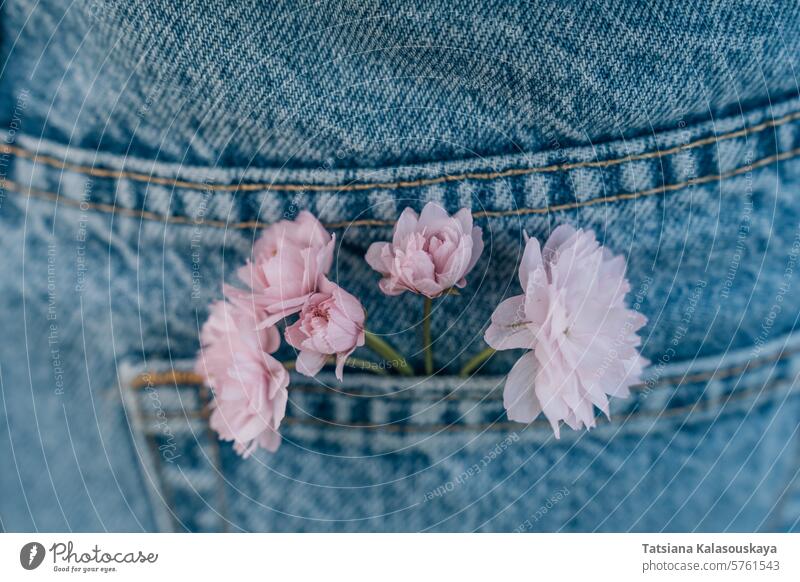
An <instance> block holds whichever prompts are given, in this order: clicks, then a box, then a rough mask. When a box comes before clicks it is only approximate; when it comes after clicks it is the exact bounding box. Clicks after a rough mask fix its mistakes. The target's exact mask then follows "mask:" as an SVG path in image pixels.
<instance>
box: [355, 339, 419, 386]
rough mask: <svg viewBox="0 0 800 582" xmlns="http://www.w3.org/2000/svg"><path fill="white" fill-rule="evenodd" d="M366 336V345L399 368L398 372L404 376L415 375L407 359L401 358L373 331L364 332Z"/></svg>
mask: <svg viewBox="0 0 800 582" xmlns="http://www.w3.org/2000/svg"><path fill="white" fill-rule="evenodd" d="M364 335H365V337H366V345H367V347H368V348H369V349H371V350H372V351H373V352H375V353H376V354H378V355H379V356H380V357H382V358H383V359H384V360H385V361H386V362H387V363H390V364H391V365H392V366H393V367H395V368H397V371H398V372H400V373H401V374H402V375H403V376H413V375H414V372H413V370H412V369H411V366H409V365H408V362H407V361H406V359H405V358H404V357H403V356H401V355H400V353H399V352H398V351H397V350H395V349H394V348H393V347H392V346H390V345H389V344H388V343H387V342H385V341H384V340H382V339H381V338H379V337H378V336H377V335H375V334H374V333H372V332H371V331H366V330H364Z"/></svg>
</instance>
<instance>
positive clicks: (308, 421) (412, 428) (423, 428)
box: [169, 379, 795, 432]
mask: <svg viewBox="0 0 800 582" xmlns="http://www.w3.org/2000/svg"><path fill="white" fill-rule="evenodd" d="M794 384H795V380H794V379H793V380H788V381H785V382H775V383H772V384H769V385H764V386H762V387H760V388H753V389H752V390H743V391H741V392H734V393H731V394H728V395H727V397H723V398H717V399H715V400H710V401H707V402H696V403H694V404H687V405H686V406H679V407H677V408H667V409H664V410H654V411H648V412H630V413H628V414H619V415H614V416H612V417H611V419H610V420H609V421H607V420H606V419H605V418H603V417H597V418H596V420H597V422H598V424H606V423H608V422H622V423H625V422H628V421H629V420H636V419H639V418H643V417H644V418H657V419H662V418H672V417H675V416H679V415H681V414H685V413H691V412H695V411H697V412H704V411H706V410H710V409H711V408H713V407H714V406H722V407H724V406H726V405H727V404H729V403H731V402H738V401H740V400H746V399H747V398H750V397H752V396H756V397H758V396H761V395H765V394H770V393H772V392H776V391H777V390H779V389H780V388H783V387H786V386H793V385H794ZM209 416H210V413H209V410H208V406H204V407H203V408H202V409H201V410H199V411H196V412H185V413H183V414H179V415H172V416H169V418H187V419H191V418H198V419H201V420H206V421H207V420H208V418H209ZM282 422H283V423H284V424H286V425H290V426H291V425H294V426H307V427H314V428H317V427H324V428H341V429H356V430H363V429H372V430H385V431H388V432H444V431H454V430H458V431H463V430H480V431H484V430H489V429H492V430H520V427H522V429H523V430H524V429H525V428H527V427H536V426H542V427H544V426H550V423H549V422H548V421H547V420H544V419H542V420H534V421H533V422H530V423H528V424H523V423H519V422H513V421H503V422H491V423H482V424H466V423H465V424H458V423H453V424H442V423H437V424H367V423H357V424H341V423H334V422H331V421H326V420H323V419H320V418H297V417H292V416H287V417H285V418H284V419H283V421H282Z"/></svg>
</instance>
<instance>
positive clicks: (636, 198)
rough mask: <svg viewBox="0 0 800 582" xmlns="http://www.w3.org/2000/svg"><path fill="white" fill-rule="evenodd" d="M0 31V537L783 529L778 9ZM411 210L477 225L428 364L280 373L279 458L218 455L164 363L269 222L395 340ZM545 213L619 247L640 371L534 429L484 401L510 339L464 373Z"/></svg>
mask: <svg viewBox="0 0 800 582" xmlns="http://www.w3.org/2000/svg"><path fill="white" fill-rule="evenodd" d="M548 16H549V17H548ZM0 18H2V27H3V28H2V43H3V55H4V57H5V67H4V68H3V71H2V74H1V75H0V98H2V99H3V102H4V103H6V104H7V106H6V107H4V108H3V115H5V116H6V120H5V123H4V125H5V127H6V128H7V130H6V131H5V132H4V133H3V138H4V143H5V144H6V147H5V149H4V150H3V152H2V154H1V155H0V158H1V160H2V164H0V172H2V177H3V179H4V184H3V186H4V187H3V190H2V195H0V226H2V228H0V248H2V249H3V251H4V253H3V259H2V260H3V263H2V264H3V266H4V272H5V273H6V276H4V277H3V278H2V279H0V329H2V330H3V331H4V335H3V337H2V338H0V348H1V349H0V404H1V405H2V414H0V467H2V470H0V520H2V527H3V528H4V529H7V530H33V529H39V530H103V529H107V530H114V531H116V530H125V531H137V530H171V529H177V530H191V531H214V530H224V529H228V530H240V529H241V530H269V531H271V530H276V531H279V530H286V531H297V530H300V531H310V530H321V531H342V530H345V531H376V530H390V531H393V530H412V531H416V530H447V531H452V530H455V531H465V530H481V531H559V530H560V531H594V530H607V531H625V530H680V531H683V530H741V531H750V530H781V531H783V530H793V529H795V530H796V529H798V528H800V523H799V518H800V479H798V473H799V472H800V440H799V439H798V436H800V435H798V433H797V429H798V421H797V419H798V418H800V398H798V390H797V387H796V382H795V378H796V375H797V372H798V370H800V368H799V366H800V354H798V350H799V349H800V343H799V342H800V340H798V338H797V336H796V334H795V333H794V331H795V327H796V324H797V319H798V315H799V314H800V295H798V294H797V293H794V292H793V291H792V289H793V287H794V286H795V285H796V284H797V279H798V278H799V277H800V272H798V271H799V270H800V269H798V264H797V263H798V260H800V201H798V198H797V195H796V192H797V191H798V187H799V186H800V161H799V160H798V157H800V98H798V97H797V89H796V86H795V80H794V77H793V76H792V74H791V67H792V66H793V65H792V64H793V59H795V55H796V54H798V51H797V49H798V48H800V47H798V46H797V45H798V44H800V34H798V28H800V8H798V7H796V6H792V5H790V4H788V3H787V4H785V5H782V4H776V5H775V6H766V5H765V6H763V7H751V8H749V9H748V10H747V11H744V10H743V9H742V7H741V6H740V5H739V4H738V3H736V4H734V3H732V2H720V3H716V4H714V5H713V6H711V7H703V8H699V7H692V8H688V7H681V8H680V9H676V5H675V3H674V2H657V3H655V5H654V4H653V3H649V4H648V5H647V7H645V5H644V4H639V3H634V2H624V3H615V4H614V7H613V8H611V7H609V6H604V5H602V4H598V3H595V2H592V3H588V2H574V3H571V4H561V3H559V4H556V3H553V4H550V3H546V2H535V3H534V4H533V6H526V7H525V8H524V9H523V8H510V7H506V6H505V5H503V7H502V8H500V7H498V6H494V5H492V4H490V3H487V2H480V3H478V2H470V3H468V4H467V5H464V6H462V7H459V8H458V9H455V8H446V7H444V6H439V5H436V4H435V3H434V4H431V3H425V4H424V5H420V6H408V5H403V7H402V8H400V7H397V6H392V3H387V4H385V5H375V6H371V5H364V6H362V5H361V4H355V3H354V4H353V5H349V4H348V5H340V4H337V5H335V6H326V5H319V4H315V5H313V8H296V7H295V8H294V9H285V8H270V9H267V8H265V7H263V6H261V5H258V6H249V5H244V4H242V5H240V4H235V5H231V6H228V7H227V8H226V10H224V11H221V10H220V9H219V8H211V7H203V6H199V7H197V9H196V10H193V11H188V10H184V11H180V12H179V9H178V8H176V7H174V6H172V5H171V4H170V5H166V6H158V5H157V4H156V3H128V4H126V5H125V6H122V7H120V6H110V5H106V4H103V3H91V4H85V5H84V4H80V3H77V4H69V5H67V4H65V5H64V6H63V7H62V8H58V7H52V6H49V5H47V3H37V4H36V5H35V6H34V4H27V3H24V2H11V3H7V4H5V5H4V6H3V8H2V10H0ZM428 201H436V202H439V203H440V204H442V205H443V206H445V207H446V208H447V209H448V210H450V211H455V210H457V209H458V208H460V207H469V208H471V209H472V210H473V212H474V213H475V217H476V221H477V224H479V225H480V226H481V227H482V228H483V229H484V239H485V242H486V251H485V252H484V254H483V256H482V258H481V260H480V262H479V263H478V265H477V266H476V268H475V270H474V271H473V272H472V274H471V276H470V277H469V285H468V286H467V287H466V288H465V289H464V290H463V292H462V293H461V295H459V296H447V297H445V298H443V299H441V300H438V301H437V302H436V304H435V310H434V315H433V317H434V323H433V329H434V330H435V331H436V333H437V338H436V342H435V352H436V357H437V364H438V366H439V367H440V368H441V371H440V373H439V374H437V376H436V377H435V378H412V379H401V378H399V377H396V376H389V377H386V378H379V377H376V376H374V375H367V374H364V373H358V372H353V371H349V373H348V374H346V376H345V382H344V383H343V384H339V383H338V382H336V381H335V380H334V379H333V378H332V377H330V376H329V375H325V374H323V375H322V376H320V377H319V378H317V379H316V380H309V379H307V378H302V377H299V376H295V377H293V382H292V385H291V387H290V403H289V410H288V418H287V421H286V424H285V428H284V429H283V434H284V437H285V438H284V441H285V442H284V444H283V446H282V447H281V449H280V450H279V451H278V452H277V453H276V454H274V455H269V454H266V453H264V452H263V451H262V452H259V453H258V454H257V455H256V456H255V458H252V459H249V460H242V459H240V458H238V457H237V456H236V455H235V454H234V453H233V451H232V449H231V447H230V445H229V444H228V443H219V442H218V441H217V440H216V439H215V438H214V435H213V434H211V433H210V431H209V427H208V420H207V403H208V397H209V395H208V393H207V391H205V390H203V389H202V387H199V386H197V385H196V383H194V382H193V381H191V379H187V377H185V376H181V375H180V374H181V373H182V372H184V371H186V370H189V369H191V359H192V358H193V357H194V354H195V353H196V351H197V348H198V340H197V337H198V332H199V328H200V326H201V325H202V323H203V321H204V320H205V317H206V315H207V306H208V304H209V303H210V302H211V301H212V300H214V299H217V298H219V297H220V288H221V285H222V283H223V282H230V281H232V279H233V274H234V271H235V269H236V268H237V267H238V266H239V265H241V264H242V263H243V262H244V260H245V258H246V257H247V256H248V254H249V252H250V248H251V246H252V243H253V241H254V239H255V238H256V237H257V236H258V235H259V232H260V229H261V228H262V227H263V225H265V224H268V223H270V222H272V221H275V220H279V219H281V218H284V217H292V216H294V215H295V214H296V213H297V212H298V211H299V210H301V209H307V210H310V211H311V212H313V213H315V214H316V215H317V216H319V218H320V219H321V220H322V221H323V222H324V223H326V224H327V225H328V226H329V228H330V229H331V230H332V231H334V232H336V234H337V241H338V243H337V254H336V261H335V265H334V269H333V271H332V274H331V276H332V278H333V279H334V280H336V281H337V282H338V283H340V284H341V285H342V286H344V287H345V288H347V289H348V290H349V291H351V292H352V293H354V294H355V295H357V296H358V297H359V298H361V299H362V301H363V303H364V304H365V307H366V308H367V310H368V313H369V319H368V326H369V327H370V329H372V330H373V331H375V332H378V333H381V334H385V337H386V338H387V339H389V340H390V341H391V342H392V343H394V344H395V345H396V346H397V347H398V348H400V349H401V350H403V351H404V352H405V353H406V354H408V355H409V356H410V358H411V359H412V360H413V361H414V362H415V363H419V362H420V359H421V354H420V353H419V352H418V350H419V345H420V342H419V333H420V322H421V314H422V302H421V300H420V298H418V297H414V296H411V295H405V296H403V297H400V298H393V299H389V298H386V297H384V296H383V295H381V294H380V293H379V292H378V289H377V284H376V283H377V275H376V274H375V273H374V272H372V271H371V270H370V269H369V268H368V266H367V265H366V263H365V262H364V260H363V255H364V252H365V251H366V248H367V247H368V246H369V244H370V243H372V242H374V241H377V240H385V239H387V238H388V237H389V235H390V233H391V223H392V221H393V220H395V219H396V218H397V216H398V215H399V213H400V212H401V211H402V209H403V208H404V207H405V206H412V207H414V208H416V209H417V210H419V209H421V208H422V206H423V205H424V204H425V203H426V202H428ZM562 223H570V224H573V225H576V226H581V227H584V228H591V229H594V230H595V231H596V232H597V235H598V237H599V238H600V240H601V241H602V242H603V244H605V245H607V246H608V247H609V248H610V249H612V250H613V251H614V252H616V253H622V254H624V255H626V256H627V258H628V266H629V270H628V275H629V279H630V281H631V285H632V288H633V290H632V292H631V296H630V303H631V305H632V306H633V307H634V308H635V309H638V310H640V311H642V312H643V313H644V314H645V315H647V317H648V318H649V320H650V321H649V323H648V325H647V327H645V328H644V329H643V330H642V337H643V347H642V350H643V353H644V355H645V356H646V357H648V358H649V359H650V360H651V361H652V362H653V365H652V366H651V368H650V369H649V371H648V376H647V378H646V380H645V382H644V383H643V385H642V386H639V387H637V388H636V389H635V390H634V395H633V396H632V397H631V398H630V399H628V400H621V401H615V402H614V403H613V407H612V419H611V421H610V422H606V423H603V424H602V426H600V427H599V428H598V429H596V430H594V431H591V432H588V433H587V432H582V433H573V432H570V431H564V432H563V433H562V434H563V436H562V439H561V440H560V441H556V440H555V439H554V438H553V436H552V433H551V431H549V430H548V429H547V427H546V426H543V425H542V423H541V422H539V421H537V422H534V423H533V424H531V425H530V426H524V425H520V424H515V423H509V422H508V421H507V419H506V417H505V414H504V412H503V409H502V402H501V400H500V393H501V391H502V382H503V374H505V373H506V372H507V371H508V369H509V367H510V365H511V364H512V363H513V361H514V359H515V358H516V357H518V356H519V353H516V352H505V353H502V354H498V356H496V357H495V358H493V359H492V360H491V361H490V363H489V364H488V365H486V366H485V367H483V368H481V370H480V371H479V374H478V375H476V376H475V377H474V378H471V379H469V380H464V379H461V378H459V377H458V376H457V375H456V374H457V372H458V370H459V369H460V368H461V366H462V365H463V364H464V363H465V362H466V361H467V359H468V358H469V357H470V356H472V355H473V354H475V353H476V352H477V351H479V350H480V349H482V348H483V347H484V344H483V342H482V335H483V331H484V329H485V327H486V325H487V323H488V319H489V316H490V314H491V312H492V310H493V309H494V307H495V306H496V305H497V303H498V302H499V301H500V300H502V299H503V298H504V297H509V296H512V295H516V294H518V293H519V292H520V290H519V283H518V281H517V279H516V267H517V264H518V262H519V258H520V254H521V251H522V244H521V243H522V236H523V232H527V233H528V234H530V235H531V236H536V237H539V238H540V239H544V238H546V237H547V235H548V233H549V232H550V231H551V230H552V229H553V228H554V227H555V226H557V225H558V224H562ZM279 355H280V357H281V358H284V359H289V358H292V357H294V356H293V354H292V352H291V351H290V350H287V349H283V350H282V351H281V352H280V354H279ZM356 355H359V356H362V357H365V358H369V357H370V355H369V353H367V352H357V353H356ZM164 372H170V373H172V372H176V373H178V376H177V377H175V378H172V379H170V376H169V374H167V375H165V374H164ZM148 373H149V374H150V375H148ZM143 374H144V375H143ZM154 378H156V379H157V380H153V379H154ZM148 379H149V380H148Z"/></svg>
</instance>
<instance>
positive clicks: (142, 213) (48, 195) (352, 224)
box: [0, 148, 800, 230]
mask: <svg viewBox="0 0 800 582" xmlns="http://www.w3.org/2000/svg"><path fill="white" fill-rule="evenodd" d="M798 155H800V148H795V149H793V150H789V151H787V152H782V153H780V154H774V155H771V156H767V157H765V158H761V159H760V160H756V161H754V162H752V163H750V164H747V165H744V166H740V167H738V168H734V169H733V170H729V171H727V172H723V173H721V174H709V175H706V176H701V177H699V178H692V179H691V180H685V181H683V182H677V183H675V184H665V185H662V186H657V187H655V188H649V189H647V190H639V191H637V192H626V193H622V194H614V195H611V196H601V197H598V198H591V199H589V200H582V201H576V202H567V203H564V204H556V205H553V206H540V207H537V208H516V209H513V210H482V211H478V212H473V213H472V216H473V217H475V218H476V219H480V218H502V217H509V216H525V215H529V214H547V213H550V212H559V211H563V210H575V209H577V208H583V207H586V206H594V205H597V204H608V203H611V202H620V201H624V200H636V199H637V198H645V197H648V196H654V195H656V194H662V193H663V194H666V193H667V192H675V191H676V190H682V189H683V188H688V187H690V186H698V185H701V184H708V183H710V182H717V181H722V180H725V179H728V178H733V177H735V176H740V175H742V174H746V173H748V172H751V171H752V170H755V169H758V168H762V167H764V166H768V165H770V164H772V163H775V162H781V161H785V160H789V159H792V158H795V157H797V156H798ZM0 188H5V189H7V190H9V191H10V192H16V193H18V194H22V195H23V196H29V197H32V198H40V199H44V200H50V201H52V202H57V203H60V204H64V205H66V206H72V207H75V208H82V209H83V208H91V209H94V210H97V211H100V212H107V213H111V214H119V215H121V216H130V217H135V218H141V219H144V220H153V221H156V222H167V223H174V224H194V225H200V226H211V227H216V228H229V229H236V230H238V229H250V228H265V227H266V226H268V225H269V223H265V222H259V221H255V220H251V221H246V222H230V223H228V222H225V221H224V220H206V219H197V220H195V219H193V218H190V217H188V216H170V215H165V214H157V213H155V212H151V211H149V210H139V209H134V208H123V207H119V206H114V205H112V204H103V203H97V202H85V201H81V200H74V199H72V198H64V197H63V196H59V195H58V194H54V193H53V192H45V191H42V190H35V189H25V188H23V187H22V185H20V184H17V183H16V182H10V181H8V180H2V181H0ZM394 222H395V221H394V220H380V219H364V220H352V221H342V222H328V223H326V224H325V226H326V227H327V228H331V229H341V228H357V227H379V226H390V225H392V224H394Z"/></svg>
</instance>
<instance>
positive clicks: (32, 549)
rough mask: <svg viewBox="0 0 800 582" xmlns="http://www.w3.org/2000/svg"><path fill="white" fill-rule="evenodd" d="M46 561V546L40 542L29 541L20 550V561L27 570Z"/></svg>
mask: <svg viewBox="0 0 800 582" xmlns="http://www.w3.org/2000/svg"><path fill="white" fill-rule="evenodd" d="M43 561H44V546H43V545H42V544H40V543H39V542H28V543H27V544H25V545H24V546H22V549H21V550H20V551H19V563H20V564H22V567H23V568H25V569H26V570H35V569H36V568H38V567H39V566H40V565H41V564H42V562H43Z"/></svg>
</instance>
